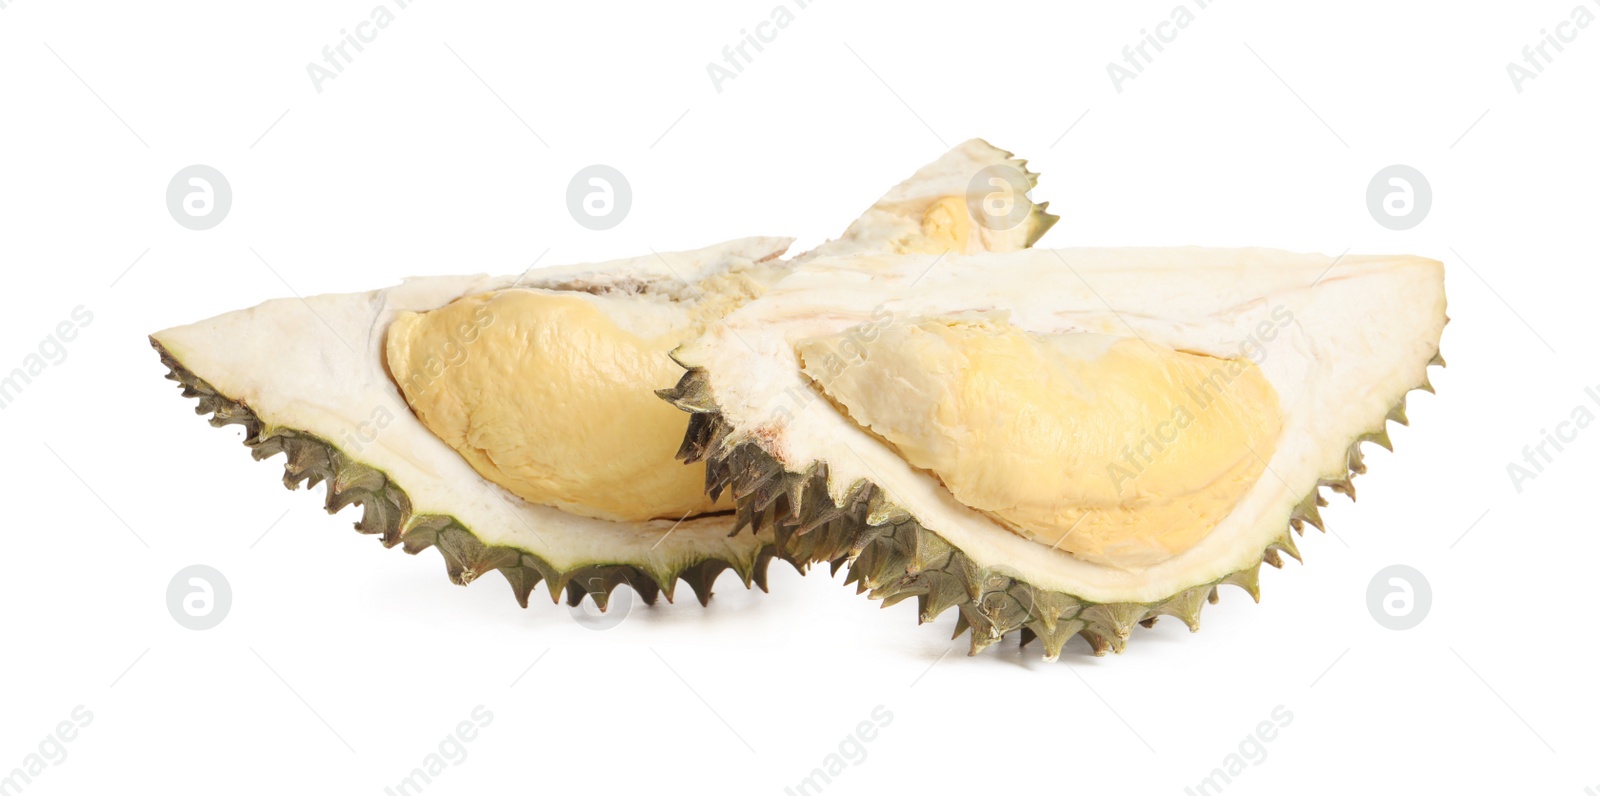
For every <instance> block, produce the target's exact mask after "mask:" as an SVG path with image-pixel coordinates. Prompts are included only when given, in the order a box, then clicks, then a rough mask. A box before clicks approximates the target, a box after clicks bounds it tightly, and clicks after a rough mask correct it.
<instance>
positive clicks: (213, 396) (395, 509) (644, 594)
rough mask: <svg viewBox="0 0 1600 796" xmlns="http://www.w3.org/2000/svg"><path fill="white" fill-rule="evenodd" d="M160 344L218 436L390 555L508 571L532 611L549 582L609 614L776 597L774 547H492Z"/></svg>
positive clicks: (556, 595)
mask: <svg viewBox="0 0 1600 796" xmlns="http://www.w3.org/2000/svg"><path fill="white" fill-rule="evenodd" d="M150 344H151V346H153V347H154V348H155V349H156V352H157V353H158V354H160V355H161V362H162V364H164V365H166V366H167V368H168V371H169V372H168V374H167V378H168V379H171V380H173V381H176V382H178V383H179V384H180V385H182V387H183V394H184V396H185V397H188V398H196V399H198V400H199V406H198V407H197V408H196V409H195V414H199V415H206V414H209V415H211V417H210V423H211V425H213V426H216V427H218V428H221V427H223V426H228V425H240V426H243V427H244V429H245V439H244V444H245V445H246V446H248V447H249V448H250V453H251V455H252V456H254V457H255V458H256V459H257V460H258V461H259V460H262V459H266V458H269V457H271V456H275V455H277V454H279V453H282V454H284V456H285V459H286V460H285V462H284V466H283V484H284V486H285V487H288V488H289V489H298V488H299V487H300V485H301V484H306V485H307V486H308V487H315V486H316V485H317V484H319V483H326V484H327V487H328V488H327V499H326V501H325V502H324V508H326V509H327V511H328V513H329V514H333V513H336V512H338V511H339V510H340V509H343V508H345V507H346V506H360V507H361V509H362V515H361V519H360V521H358V522H356V524H355V528H356V530H357V531H360V532H361V533H365V534H373V535H376V536H377V537H378V538H379V539H380V540H381V541H382V542H383V545H384V547H394V546H396V545H400V546H401V547H402V548H403V549H404V550H405V551H406V552H407V553H410V554H412V555H416V554H417V553H420V552H422V551H423V550H426V549H428V548H430V547H432V548H435V549H437V550H438V551H439V553H440V554H441V555H443V556H444V562H445V570H446V572H447V573H448V574H449V576H450V581H451V582H452V583H456V584H458V585H462V586H465V585H467V584H469V583H472V582H473V581H474V580H477V579H478V578H479V577H482V576H483V575H485V574H487V573H489V572H499V573H500V574H502V575H504V576H505V578H506V580H507V581H508V582H509V583H510V584H511V590H512V593H513V594H514V595H515V596H516V598H517V602H518V603H520V604H521V605H522V606H523V607H524V608H526V607H527V606H528V597H529V595H530V594H532V592H533V590H534V588H535V587H537V586H538V585H539V584H540V583H541V582H543V583H544V584H545V586H546V587H547V588H548V589H549V591H550V598H551V600H552V601H557V602H559V601H560V600H561V598H562V596H563V595H565V597H566V601H567V604H569V605H577V604H578V603H579V602H581V601H582V600H583V598H584V596H585V595H588V596H589V597H591V598H592V599H593V600H594V602H595V605H596V606H597V607H599V608H600V610H602V611H604V610H606V608H607V605H608V603H609V601H610V598H611V593H612V592H613V591H615V590H616V588H617V587H618V586H620V585H622V584H627V585H629V586H631V587H633V589H634V591H636V592H638V593H639V596H640V597H641V598H643V599H644V601H645V603H646V604H650V605H653V604H655V601H656V599H657V597H658V596H660V595H662V594H665V596H666V598H667V600H668V601H669V602H670V601H671V600H672V598H673V593H674V591H675V589H676V586H677V583H678V581H679V580H682V581H684V582H686V583H688V584H689V588H690V589H692V590H693V591H694V594H695V597H696V598H698V599H699V601H700V604H701V605H705V604H706V603H707V602H709V601H710V600H711V587H712V584H713V583H714V582H715V581H716V579H717V576H718V575H720V574H722V572H724V571H725V570H728V569H732V570H734V571H735V572H736V573H738V575H739V578H740V580H742V581H743V582H744V585H745V587H746V588H748V587H750V586H751V585H752V584H754V585H755V586H758V587H759V588H760V589H761V590H762V591H766V590H767V566H768V564H770V563H771V562H772V559H773V558H774V556H775V554H776V551H775V549H774V547H773V546H772V545H765V546H763V547H759V548H752V555H751V557H749V558H741V559H738V560H725V559H721V558H716V557H713V556H707V557H705V558H703V559H700V560H698V561H691V562H689V563H687V564H685V565H682V566H680V567H679V568H676V569H673V570H659V569H656V568H655V567H641V566H636V565H634V564H630V563H626V562H597V563H593V564H588V565H584V566H580V567H576V568H572V569H565V570H563V569H561V568H559V567H556V566H553V565H552V564H550V563H549V562H548V561H546V560H545V559H543V558H541V557H539V556H538V555H535V554H533V553H531V552H529V551H527V550H521V549H518V548H515V547H505V546H494V545H488V544H485V543H484V542H483V541H482V540H480V539H479V538H478V536H477V535H476V534H474V533H473V532H472V529H470V528H468V527H467V526H466V525H464V524H462V523H461V522H460V521H459V520H457V519H456V518H455V517H451V516H449V515H445V514H419V513H415V512H413V511H412V507H411V500H410V498H409V497H407V495H406V492H405V490H403V489H401V488H400V486H399V485H397V484H395V483H394V482H393V481H391V480H390V479H389V477H388V476H387V475H386V474H385V473H384V472H382V471H381V470H378V469H376V468H373V467H370V466H368V465H365V464H362V463H361V462H359V461H357V460H355V459H353V458H352V457H350V456H349V455H347V454H346V453H344V452H343V451H341V450H340V449H339V448H338V447H337V446H335V445H333V444H332V443H330V442H328V441H327V440H325V439H322V438H320V437H317V436H314V435H311V434H307V433H304V432H301V431H296V430H294V429H288V428H278V427H271V426H269V425H268V424H266V423H264V422H262V421H261V419H260V418H258V417H257V416H256V414H255V413H254V412H253V411H251V409H250V407H248V406H246V405H245V404H244V403H242V402H240V401H237V400H234V399H232V398H230V397H228V396H226V395H223V394H221V393H220V392H218V391H217V390H216V389H215V388H213V387H212V386H211V385H210V384H208V383H207V382H206V381H205V380H204V379H201V378H200V377H199V376H196V375H195V374H194V373H193V372H191V371H190V370H189V369H188V368H185V367H184V366H183V364H182V363H181V362H179V361H178V359H177V358H176V357H174V356H173V355H172V353H171V352H169V351H168V350H167V349H166V348H164V347H163V346H162V345H161V344H160V343H158V342H156V341H155V340H154V339H152V340H151V341H150Z"/></svg>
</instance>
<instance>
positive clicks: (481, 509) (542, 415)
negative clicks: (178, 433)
mask: <svg viewBox="0 0 1600 796" xmlns="http://www.w3.org/2000/svg"><path fill="white" fill-rule="evenodd" d="M985 169H991V170H993V169H1000V170H1010V171H1012V172H1017V173H1020V174H1023V175H1026V179H1027V180H1028V183H1027V184H1029V185H1031V184H1032V180H1033V179H1034V177H1033V175H1031V174H1028V173H1027V172H1026V169H1025V164H1024V163H1023V161H1020V160H1017V159H1015V158H1013V157H1012V156H1011V155H1010V153H1007V152H1003V151H1001V150H998V149H996V148H994V147H992V146H990V145H988V144H987V143H984V142H982V141H969V142H967V143H965V144H963V145H961V146H959V147H956V148H955V149H953V150H952V151H950V152H949V153H947V154H946V155H944V156H943V157H941V158H940V159H939V160H937V161H935V162H934V163H932V164H930V165H928V166H927V167H924V168H923V169H922V170H921V171H919V172H917V174H916V175H914V176H913V177H912V178H911V179H909V180H907V181H906V182H904V183H902V184H901V185H900V186H898V187H896V188H895V189H894V190H893V191H891V193H890V194H889V195H887V196H886V197H885V198H884V199H883V200H881V201H880V202H878V203H877V204H875V205H873V207H872V208H870V209H869V210H868V211H867V214H866V215H865V216H863V217H862V219H861V220H859V221H857V222H856V223H855V224H854V225H852V226H851V227H850V230H849V232H847V233H846V236H845V237H844V238H843V239H841V240H840V241H835V242H833V243H830V244H826V245H825V248H828V249H829V250H830V251H872V250H877V251H902V250H915V251H927V250H930V249H933V248H936V247H937V245H938V243H939V242H941V241H944V240H946V239H949V240H952V241H954V240H959V241H961V242H962V244H963V245H964V246H965V247H966V248H964V249H963V250H964V251H965V250H978V249H983V248H985V247H996V248H1004V247H1015V246H1020V245H1026V244H1027V243H1030V242H1031V241H1032V240H1034V239H1035V238H1037V236H1038V234H1041V233H1042V232H1043V230H1044V229H1045V228H1047V227H1048V226H1049V224H1050V223H1051V222H1053V221H1054V220H1055V219H1054V217H1053V216H1049V215H1048V214H1046V213H1044V208H1043V206H1042V205H1040V206H1038V207H1034V206H1033V205H1032V203H1031V201H1029V200H1028V199H1027V197H1026V196H1021V197H1019V201H1022V202H1025V203H1027V205H1026V212H1025V216H1026V223H1024V224H1021V225H1018V226H1017V227H1016V228H1015V230H1014V231H1013V232H1012V233H1010V234H1004V235H1001V234H991V231H990V230H988V229H983V230H981V231H974V230H972V229H970V225H969V226H962V224H963V223H964V222H961V221H960V220H959V219H958V220H956V221H952V220H951V215H950V213H949V212H947V210H948V209H949V208H950V207H961V206H962V205H963V203H965V201H966V197H967V193H968V189H969V184H970V183H971V180H972V178H973V175H975V174H977V173H979V172H982V171H984V170H985ZM789 243H790V241H789V240H788V239H784V238H747V239H743V240H736V241H731V242H728V243H723V244H720V245H717V246H712V247H709V248H706V249H701V250H698V251H688V252H676V253H667V254H651V255H647V256H642V257H636V258H632V259H626V260H618V261H613V262H607V263H597V264H585V265H574V266H568V267H560V268H546V269H541V270H537V271H532V272H530V273H527V274H524V275H522V276H520V277H498V278H497V277H487V276H443V277H431V278H421V279H411V280H408V281H406V282H404V283H403V284H400V285H397V286H394V287H389V288H385V289H382V290H375V291H371V292H366V293H353V294H343V295H324V296H313V297H309V298H306V299H303V300H301V299H279V300H274V301H268V302H266V303H264V304H261V305H260V306H257V307H254V308H251V309H246V310H240V311H237V312H230V313H227V314H224V315H221V316H218V317H215V318H211V319H209V320H205V321H201V322H199V323H195V324H192V325H189V326H181V327H178V328H174V329H168V330H166V331H162V332H158V333H156V334H154V335H152V337H151V343H152V345H154V346H155V348H156V350H157V351H158V353H159V354H160V356H161V359H162V361H163V363H164V364H165V365H166V366H167V367H168V368H169V369H170V374H169V378H171V379H174V380H176V381H178V382H180V383H181V384H182V385H183V388H184V394H185V395H186V396H189V397H193V398H198V399H199V401H200V405H199V409H198V410H197V411H198V413H200V414H211V415H212V418H211V423H212V425H214V426H223V425H227V424H240V425H243V426H244V428H245V431H246V437H245V444H246V445H247V446H249V447H250V448H251V450H252V453H253V454H254V456H255V457H256V458H257V459H264V458H267V457H269V456H273V455H275V454H278V453H283V454H285V456H286V461H285V464H284V470H285V474H284V483H285V485H286V486H288V487H290V488H296V487H297V486H298V485H299V484H301V483H303V482H309V484H310V485H311V486H315V485H316V484H317V483H319V482H324V481H325V482H327V484H328V490H327V500H326V508H327V509H328V511H329V512H330V513H331V512H335V511H337V510H339V509H341V508H343V507H345V506H347V505H359V506H361V507H362V509H363V516H362V518H361V520H360V522H358V523H356V528H357V530H359V531H361V532H363V533H369V534H376V535H378V536H380V537H381V539H382V541H383V543H384V544H385V545H386V546H394V545H397V544H398V545H403V546H404V549H405V550H406V551H407V552H410V553H417V552H420V551H421V550H424V549H426V548H428V547H437V548H438V549H439V550H440V552H441V553H443V555H444V558H445V562H446V566H447V569H448V573H449V576H450V578H451V580H453V581H454V582H456V583H460V584H466V583H470V582H471V581H473V580H474V579H476V578H477V577H479V576H481V575H483V574H485V573H487V572H490V571H499V572H500V573H502V574H503V575H505V577H506V578H507V580H509V581H510V583H511V586H512V589H513V591H514V593H515V595H516V597H517V600H518V601H519V602H521V603H522V604H523V605H524V606H526V605H527V599H528V595H529V594H530V592H531V591H532V590H533V589H534V588H535V587H536V586H537V585H538V584H539V583H540V582H541V581H542V582H544V583H545V584H546V586H547V587H548V589H549V591H550V595H551V597H552V599H558V600H559V599H560V598H561V596H562V595H563V594H565V596H566V598H567V600H568V601H569V602H570V603H571V604H573V605H576V604H577V603H578V602H579V601H580V600H581V599H582V598H583V596H584V595H585V594H589V595H591V596H592V597H593V599H594V600H595V602H596V603H597V605H598V606H599V607H600V608H601V609H602V610H604V609H605V608H606V606H607V602H608V598H609V596H610V595H611V593H612V591H613V590H614V589H615V588H616V587H617V586H618V585H620V584H623V583H626V584H628V585H630V586H632V587H633V588H634V589H635V590H636V591H638V593H639V594H640V595H641V596H642V597H643V598H644V599H645V600H646V601H647V602H654V600H655V599H656V597H657V595H658V594H659V593H665V595H666V596H667V598H668V599H669V600H670V599H672V596H673V593H674V589H675V586H676V584H677V582H678V581H679V580H680V579H681V580H685V581H687V582H688V583H689V585H690V587H691V588H692V589H693V590H694V592H695V594H696V596H697V597H698V598H699V599H700V601H701V602H702V603H704V602H705V601H706V600H708V599H709V598H710V595H711V584H712V582H713V581H714V580H715V579H716V577H717V576H718V575H719V574H720V573H721V572H723V571H724V570H726V569H729V568H732V569H733V570H735V571H736V572H737V573H738V575H739V577H740V578H741V579H742V580H743V582H744V584H745V585H746V586H747V587H748V586H750V585H751V584H752V583H755V584H757V585H760V586H761V587H762V588H763V589H765V587H766V586H765V577H766V566H767V564H768V563H769V561H770V560H771V558H772V557H773V548H772V544H771V537H770V535H748V534H747V535H742V536H738V537H730V535H729V532H730V530H732V527H733V521H734V520H733V515H732V513H731V512H732V505H731V503H730V502H729V501H726V500H723V501H718V500H715V499H711V498H708V497H707V496H706V495H705V494H704V491H703V487H702V485H703V482H704V478H705V475H704V467H703V466H701V465H695V466H685V465H683V464H682V463H680V462H678V461H676V460H675V459H674V453H675V452H676V450H677V447H678V443H679V441H680V440H681V438H682V436H683V433H684V431H685V428H686V427H687V424H688V419H687V418H686V417H685V416H684V415H683V414H682V413H681V412H678V411H676V410H674V409H673V408H671V407H669V406H667V405H666V404H663V403H662V402H661V401H660V400H659V399H658V398H656V396H655V394H654V391H655V390H656V389H658V388H661V387H666V386H670V385H671V384H672V383H673V382H674V380H675V379H676V378H677V375H678V372H679V371H678V369H677V367H676V366H675V365H673V364H672V362H671V360H670V359H669V358H668V352H670V351H671V350H672V349H673V348H675V347H677V346H678V345H680V344H682V343H684V342H685V341H688V340H691V339H693V338H694V337H695V336H697V335H699V334H701V333H702V332H704V331H705V330H706V329H707V328H709V327H712V326H714V325H716V324H717V323H718V322H719V320H720V318H721V317H722V316H724V315H726V314H727V313H728V312H729V311H731V310H733V309H734V308H735V307H738V306H739V305H741V304H743V303H745V302H747V301H749V300H750V299H752V298H754V297H756V296H758V295H760V294H761V293H762V292H763V291H764V290H766V289H767V288H768V287H769V286H770V285H771V284H773V283H774V282H776V281H778V280H780V279H781V278H783V277H784V276H785V275H786V273H787V272H788V270H789V268H790V266H791V263H790V262H788V261H785V260H782V259H781V255H782V254H783V252H784V251H785V250H786V248H787V247H788V245H789Z"/></svg>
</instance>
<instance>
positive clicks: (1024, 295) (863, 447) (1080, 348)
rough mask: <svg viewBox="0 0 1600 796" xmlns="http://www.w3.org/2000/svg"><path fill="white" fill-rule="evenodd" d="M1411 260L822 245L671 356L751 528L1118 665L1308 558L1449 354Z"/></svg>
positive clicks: (979, 642)
mask: <svg viewBox="0 0 1600 796" xmlns="http://www.w3.org/2000/svg"><path fill="white" fill-rule="evenodd" d="M1445 322H1446V318H1445V294H1444V276H1443V269H1442V267H1441V265H1440V264H1439V263H1438V262H1435V261H1432V260H1425V259H1421V258H1417V257H1387V256H1371V257H1358V256H1348V257H1344V258H1342V259H1338V260H1335V259H1333V258H1329V257H1324V256H1320V255H1307V254H1291V253H1287V252H1280V251H1271V250H1264V249H1204V248H1174V249H1063V250H1039V249H1034V250H1029V251H1023V252H1017V253H1009V254H980V255H974V256H949V257H944V258H942V259H941V258H937V257H932V256H902V257H879V256H863V257H855V258H849V259H817V260H813V261H811V262H809V263H807V264H806V265H804V266H802V267H800V268H798V269H797V270H796V271H795V272H794V273H792V274H791V275H790V276H789V277H788V278H787V279H785V280H784V281H783V282H782V283H780V284H779V285H777V286H776V287H774V288H773V289H772V290H770V291H768V292H767V293H766V294H765V295H763V296H762V297H761V298H760V299H758V300H756V301H754V302H751V303H750V304H748V305H746V306H744V307H743V308H741V309H740V310H738V311H736V312H734V313H732V314H731V315H729V316H728V317H727V318H725V319H724V321H723V323H722V324H721V325H719V326H718V327H717V328H715V329H712V330H711V331H709V332H708V333H707V334H706V335H705V336H703V337H702V338H700V339H699V340H697V341H695V342H694V343H692V344H690V345H688V346H685V347H684V348H683V349H681V350H679V351H678V352H677V354H676V355H675V356H676V358H677V359H678V361H679V362H680V363H681V364H682V365H683V366H684V367H685V368H687V372H686V373H685V374H684V375H683V377H682V379H681V380H680V382H679V383H678V385H677V386H676V387H674V388H673V389H671V390H664V391H662V397H663V398H665V399H667V400H668V401H670V402H672V403H673V404H675V405H677V406H678V407H679V408H681V409H684V410H686V411H688V412H690V413H691V417H692V418H693V419H692V421H691V423H690V425H689V429H688V433H687V434H686V435H685V439H684V443H683V447H682V449H681V450H680V456H682V457H683V458H685V459H686V460H688V461H691V462H703V463H705V464H706V465H707V469H706V478H707V483H706V485H707V489H708V494H709V495H710V496H712V497H721V496H724V495H731V496H732V497H733V499H734V501H735V504H736V505H737V507H738V522H739V526H740V528H745V527H749V528H752V529H754V530H755V531H759V532H761V533H774V534H775V540H776V543H777V545H778V548H779V550H780V551H781V553H782V554H783V555H785V556H787V557H789V558H791V559H792V560H795V561H797V562H800V563H807V562H822V561H827V562H830V563H831V564H832V566H833V568H834V570H835V571H837V570H838V568H839V567H840V566H843V565H846V564H848V566H849V576H848V582H851V583H855V584H856V586H857V589H858V591H863V592H869V593H870V595H871V596H872V597H873V598H875V599H880V600H882V601H883V602H884V604H885V605H888V604H893V603H895V602H898V601H901V600H905V599H908V598H912V597H915V598H916V600H917V603H918V606H919V609H920V619H921V621H923V622H928V621H931V620H933V619H934V617H937V616H938V615H940V614H941V613H942V612H944V611H945V610H946V609H949V608H952V607H954V608H956V609H958V611H959V617H958V619H957V626H956V635H957V636H959V635H960V634H961V633H962V632H963V631H964V630H970V631H971V651H972V653H973V654H976V653H977V652H978V651H980V650H982V649H983V648H985V647H987V646H989V645H991V644H993V643H995V642H996V641H998V640H1000V639H1001V638H1002V637H1003V636H1005V635H1006V634H1007V633H1010V632H1012V631H1018V633H1019V635H1020V637H1021V639H1022V642H1023V643H1024V644H1025V643H1027V642H1029V641H1031V640H1032V639H1034V638H1038V639H1040V640H1041V641H1042V642H1043V646H1044V651H1045V656H1046V658H1048V659H1052V660H1053V659H1055V658H1056V657H1057V656H1058V655H1059V654H1060V652H1061V649H1062V647H1063V645H1064V644H1065V643H1066V642H1067V641H1068V640H1069V639H1070V638H1071V637H1072V636H1074V635H1079V636H1082V637H1083V638H1085V639H1086V640H1087V641H1088V642H1089V644H1090V646H1091V648H1092V650H1093V651H1094V652H1095V653H1096V654H1104V653H1105V652H1106V651H1108V650H1115V651H1117V652H1121V651H1122V650H1123V648H1124V645H1125V643H1126V641H1127V639H1128V637H1129V634H1130V631H1131V629H1132V628H1133V626H1134V625H1136V624H1144V625H1150V624H1152V623H1154V621H1155V620H1156V618H1157V617H1159V616H1162V615H1171V616H1175V617H1178V618H1179V619H1180V620H1182V621H1183V622H1185V623H1186V624H1187V625H1188V626H1189V627H1190V629H1198V623H1199V615H1200V610H1201V606H1202V605H1203V604H1204V603H1205V602H1206V601H1207V600H1210V601H1212V602H1215V601H1216V600H1217V597H1218V589H1219V587H1220V586H1222V585H1223V584H1232V585H1235V586H1238V587H1240V588H1242V589H1244V590H1245V591H1246V592H1248V593H1249V594H1250V595H1251V596H1252V597H1253V598H1256V599H1259V590H1258V573H1259V569H1260V565H1261V563H1262V562H1263V561H1265V562H1266V563H1269V564H1272V565H1274V566H1278V565H1280V564H1281V556H1282V555H1285V554H1287V555H1290V556H1293V557H1295V558H1297V559H1298V558H1299V556H1300V553H1299V551H1298V549H1297V545H1296V542H1295V538H1294V536H1293V535H1292V534H1291V533H1290V530H1291V528H1292V529H1293V530H1294V531H1297V532H1298V531H1302V529H1303V526H1304V525H1305V524H1307V523H1309V524H1311V525H1314V526H1316V527H1318V528H1321V527H1322V520H1321V517H1320V516H1319V514H1318V511H1317V509H1318V507H1319V506H1323V505H1326V501H1325V500H1324V498H1323V497H1322V496H1321V494H1320V492H1319V489H1320V488H1321V487H1329V488H1331V489H1333V490H1335V491H1338V492H1342V493H1345V494H1347V495H1349V496H1351V497H1352V498H1353V497H1354V496H1355V492H1354V489H1353V487H1352V485H1351V476H1352V475H1353V474H1355V473H1361V472H1364V470H1365V468H1364V466H1363V464H1362V455H1361V451H1360V443H1362V442H1376V443H1377V444H1379V445H1383V446H1384V447H1389V438H1388V433H1387V431H1386V425H1385V424H1386V422H1387V421H1389V420H1394V421H1398V422H1400V423H1404V422H1406V415H1405V396H1406V393H1407V392H1409V391H1410V390H1412V389H1418V388H1420V389H1427V390H1430V391H1431V389H1432V388H1431V387H1430V385H1429V382H1428V374H1427V368H1428V366H1429V365H1430V364H1433V365H1443V364H1444V362H1443V360H1442V359H1441V358H1440V356H1439V339H1440V334H1441V332H1442V330H1443V328H1444V325H1445Z"/></svg>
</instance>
